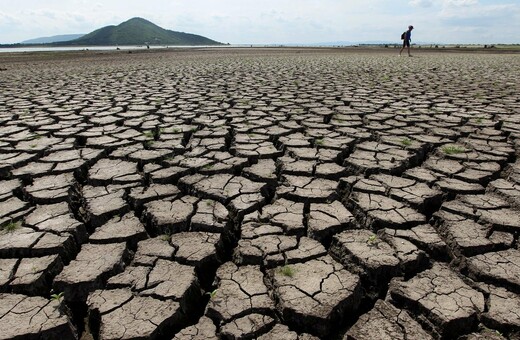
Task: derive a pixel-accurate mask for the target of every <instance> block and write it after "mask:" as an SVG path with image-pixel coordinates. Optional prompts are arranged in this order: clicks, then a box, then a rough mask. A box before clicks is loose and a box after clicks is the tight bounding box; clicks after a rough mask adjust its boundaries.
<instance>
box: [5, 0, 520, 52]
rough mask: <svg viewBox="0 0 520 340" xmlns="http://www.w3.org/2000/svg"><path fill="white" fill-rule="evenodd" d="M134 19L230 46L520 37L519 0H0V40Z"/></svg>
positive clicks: (509, 40) (477, 40)
mask: <svg viewBox="0 0 520 340" xmlns="http://www.w3.org/2000/svg"><path fill="white" fill-rule="evenodd" d="M136 16H139V17H142V18H145V19H148V20H150V21H152V22H153V23H155V24H157V25H159V26H161V27H163V28H166V29H171V30H174V31H182V32H189V33H195V34H200V35H203V36H206V37H208V38H211V39H214V40H217V41H220V42H224V43H232V44H264V43H275V44H277V43H316V42H335V41H352V42H357V41H396V42H399V38H400V35H401V33H402V32H403V31H404V30H405V29H406V27H407V26H408V25H409V24H413V25H414V26H415V30H414V33H413V36H412V41H416V42H445V43H483V44H485V43H520V1H519V0H106V1H96V0H0V43H15V42H20V41H23V40H27V39H32V38H37V37H44V36H52V35H58V34H72V33H89V32H91V31H93V30H95V29H97V28H100V27H103V26H106V25H117V24H119V23H121V22H123V21H126V20H128V19H130V18H132V17H136Z"/></svg>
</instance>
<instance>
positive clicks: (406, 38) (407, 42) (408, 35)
mask: <svg viewBox="0 0 520 340" xmlns="http://www.w3.org/2000/svg"><path fill="white" fill-rule="evenodd" d="M412 30H413V26H412V25H410V26H408V31H406V32H404V33H403V34H401V39H402V40H403V47H402V48H401V50H400V51H399V56H401V53H403V50H404V48H405V47H407V48H408V56H409V57H411V56H412V55H411V54H410V41H411V40H412Z"/></svg>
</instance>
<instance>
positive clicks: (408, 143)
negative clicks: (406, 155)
mask: <svg viewBox="0 0 520 340" xmlns="http://www.w3.org/2000/svg"><path fill="white" fill-rule="evenodd" d="M401 145H403V146H404V147H406V148H407V147H409V146H411V145H412V140H411V139H408V138H403V139H401Z"/></svg>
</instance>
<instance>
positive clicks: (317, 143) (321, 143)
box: [314, 138, 323, 146]
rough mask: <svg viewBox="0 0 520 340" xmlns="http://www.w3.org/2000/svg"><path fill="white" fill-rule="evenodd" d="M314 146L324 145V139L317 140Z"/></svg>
mask: <svg viewBox="0 0 520 340" xmlns="http://www.w3.org/2000/svg"><path fill="white" fill-rule="evenodd" d="M314 144H316V145H319V146H321V145H323V139H322V138H318V139H316V140H315V141H314Z"/></svg>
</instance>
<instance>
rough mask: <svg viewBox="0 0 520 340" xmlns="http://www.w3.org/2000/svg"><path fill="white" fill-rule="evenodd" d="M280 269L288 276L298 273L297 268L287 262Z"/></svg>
mask: <svg viewBox="0 0 520 340" xmlns="http://www.w3.org/2000/svg"><path fill="white" fill-rule="evenodd" d="M278 270H279V272H280V273H281V274H282V275H284V276H287V277H293V276H294V274H296V269H294V268H293V267H291V266H289V265H287V264H286V265H285V266H283V267H281V268H280V269H278Z"/></svg>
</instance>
